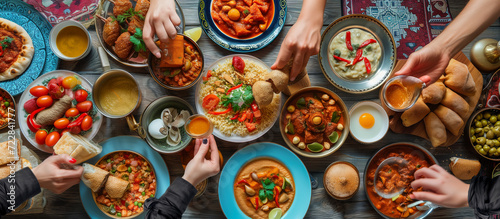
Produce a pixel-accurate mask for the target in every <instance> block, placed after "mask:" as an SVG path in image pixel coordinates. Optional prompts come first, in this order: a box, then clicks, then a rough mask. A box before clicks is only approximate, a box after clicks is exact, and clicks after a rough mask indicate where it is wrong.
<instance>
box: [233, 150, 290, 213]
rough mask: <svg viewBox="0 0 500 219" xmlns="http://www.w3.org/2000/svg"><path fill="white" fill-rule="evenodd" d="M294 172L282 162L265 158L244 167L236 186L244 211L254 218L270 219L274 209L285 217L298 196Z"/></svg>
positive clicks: (236, 180)
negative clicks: (269, 216) (280, 211)
mask: <svg viewBox="0 0 500 219" xmlns="http://www.w3.org/2000/svg"><path fill="white" fill-rule="evenodd" d="M294 188H295V185H294V181H293V178H292V174H291V173H290V171H289V170H288V169H287V168H286V167H285V166H284V165H283V164H281V163H279V162H277V161H275V160H273V159H269V158H263V159H258V160H254V161H250V162H249V163H248V164H246V165H245V166H243V168H242V169H241V170H240V172H239V173H238V175H237V176H236V179H235V183H234V196H235V198H236V203H237V204H238V206H239V207H240V209H241V210H242V211H243V212H244V213H245V214H246V215H248V216H249V217H251V218H268V214H269V212H270V211H271V210H272V209H274V208H281V210H282V211H283V214H285V213H286V211H287V210H288V209H289V208H290V206H291V205H292V202H293V198H294V196H295V190H294Z"/></svg>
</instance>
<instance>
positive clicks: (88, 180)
mask: <svg viewBox="0 0 500 219" xmlns="http://www.w3.org/2000/svg"><path fill="white" fill-rule="evenodd" d="M82 167H83V174H82V177H81V178H82V182H83V183H84V184H85V185H86V186H87V187H89V188H90V189H91V190H92V191H93V192H97V191H99V189H101V188H102V187H103V186H104V184H105V183H106V180H107V179H108V177H109V172H108V171H106V170H103V169H101V168H99V167H96V166H94V165H92V164H88V163H84V164H83V165H82Z"/></svg>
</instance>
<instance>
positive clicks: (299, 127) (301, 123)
mask: <svg viewBox="0 0 500 219" xmlns="http://www.w3.org/2000/svg"><path fill="white" fill-rule="evenodd" d="M291 119H292V124H293V126H294V128H295V133H297V134H302V133H304V130H305V129H306V126H305V124H306V123H305V120H306V119H305V118H304V115H303V114H302V113H301V112H300V110H295V111H294V112H293V114H292V117H291Z"/></svg>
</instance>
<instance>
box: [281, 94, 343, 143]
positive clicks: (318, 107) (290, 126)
mask: <svg viewBox="0 0 500 219" xmlns="http://www.w3.org/2000/svg"><path fill="white" fill-rule="evenodd" d="M289 102H290V104H289V105H288V106H285V107H286V110H287V114H286V116H285V119H284V120H283V121H281V122H282V123H283V125H284V127H285V133H286V135H287V137H288V139H289V140H290V141H291V142H292V143H293V144H294V145H296V146H297V147H298V148H300V149H302V150H306V151H309V152H322V151H325V150H328V149H330V147H331V145H333V144H335V143H336V142H337V141H338V139H339V137H340V135H341V134H342V130H343V129H344V117H343V116H342V111H341V108H340V106H339V105H338V104H337V102H336V101H335V99H333V97H331V96H330V95H328V94H326V93H323V92H309V93H305V94H302V95H300V96H298V97H296V99H295V100H293V101H289Z"/></svg>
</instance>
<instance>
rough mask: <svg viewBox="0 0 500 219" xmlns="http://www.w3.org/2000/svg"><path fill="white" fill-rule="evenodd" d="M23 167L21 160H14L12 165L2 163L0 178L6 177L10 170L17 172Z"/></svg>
mask: <svg viewBox="0 0 500 219" xmlns="http://www.w3.org/2000/svg"><path fill="white" fill-rule="evenodd" d="M22 168H23V167H22V163H21V161H16V162H15V163H14V165H2V166H0V179H3V178H5V177H8V176H9V175H10V173H11V171H12V172H17V171H19V170H21V169H22Z"/></svg>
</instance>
